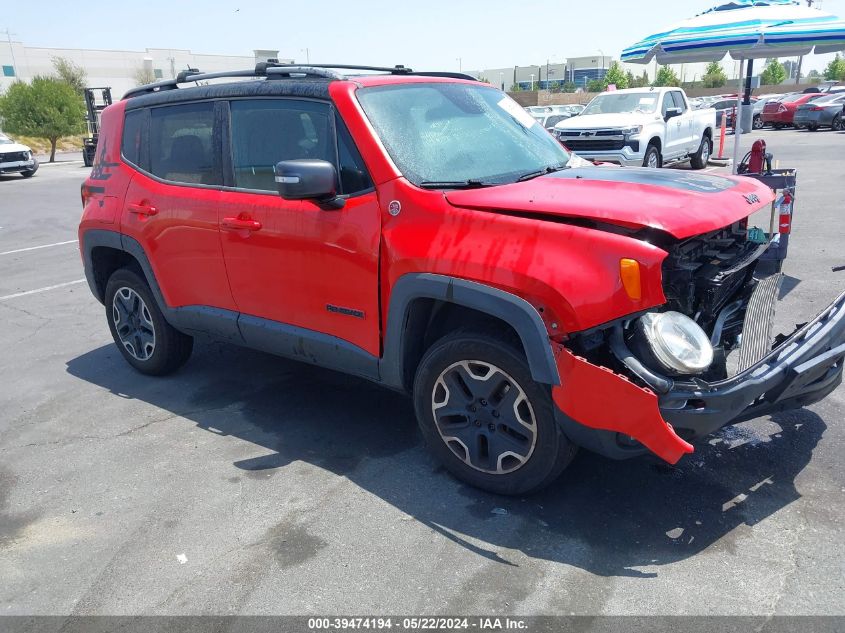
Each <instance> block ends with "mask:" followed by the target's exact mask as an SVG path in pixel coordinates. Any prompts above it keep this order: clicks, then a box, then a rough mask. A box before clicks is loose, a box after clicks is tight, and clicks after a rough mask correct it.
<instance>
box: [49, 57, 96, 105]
mask: <svg viewBox="0 0 845 633" xmlns="http://www.w3.org/2000/svg"><path fill="white" fill-rule="evenodd" d="M50 61H51V62H53V68H55V69H56V74H57V75H58V76H59V79H61V80H62V81H64V82H65V83H66V84H68V85H69V86H70V87H71V88H73V91H74V92H75V93H76V94H78V95H79V96H80V97H81V96H82V95H83V94H84V92H85V84H86V83H87V80H88V74H87V73H86V72H85V69H83V68H82V67H81V66H79V65H77V64H75V63H73V62H72V61H71V60H69V59H67V58H65V57H56V56H52V57H50Z"/></svg>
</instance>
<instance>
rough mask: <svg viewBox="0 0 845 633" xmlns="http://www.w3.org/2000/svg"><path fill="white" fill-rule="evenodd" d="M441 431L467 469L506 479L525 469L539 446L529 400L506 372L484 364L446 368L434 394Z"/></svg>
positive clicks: (475, 362)
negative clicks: (502, 476)
mask: <svg viewBox="0 0 845 633" xmlns="http://www.w3.org/2000/svg"><path fill="white" fill-rule="evenodd" d="M431 408H432V411H433V413H434V422H435V426H436V428H437V432H438V433H439V434H440V437H441V439H442V440H443V441H444V442H445V443H446V445H447V446H448V447H449V449H450V450H451V451H452V452H453V453H454V454H455V455H456V456H457V457H458V458H459V459H460V460H461V461H463V462H464V463H466V464H467V465H468V466H470V467H472V468H474V469H476V470H479V471H481V472H485V473H491V474H499V475H502V474H506V473H511V472H513V471H515V470H517V469H518V468H520V467H521V466H523V465H524V464H525V463H526V462H527V461H528V459H529V458H530V457H531V454H532V453H533V452H534V447H535V445H536V443H537V421H536V418H535V415H534V409H533V408H532V406H531V403H530V402H529V400H528V396H527V395H526V394H525V391H524V390H523V389H522V387H520V386H519V384H518V383H517V382H516V381H515V380H514V379H513V378H512V377H511V376H509V375H508V374H507V373H505V372H504V371H503V370H502V369H500V368H498V367H496V366H495V365H492V364H490V363H487V362H484V361H479V360H465V361H460V362H457V363H453V364H452V365H450V366H449V367H447V368H446V369H444V370H443V371H442V372H441V373H440V375H439V376H438V377H437V380H436V381H435V382H434V388H433V390H432V394H431Z"/></svg>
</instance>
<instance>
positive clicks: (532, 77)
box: [531, 73, 534, 90]
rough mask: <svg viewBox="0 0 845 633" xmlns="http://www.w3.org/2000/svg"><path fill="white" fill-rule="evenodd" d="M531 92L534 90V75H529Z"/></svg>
mask: <svg viewBox="0 0 845 633" xmlns="http://www.w3.org/2000/svg"><path fill="white" fill-rule="evenodd" d="M531 90H534V73H531Z"/></svg>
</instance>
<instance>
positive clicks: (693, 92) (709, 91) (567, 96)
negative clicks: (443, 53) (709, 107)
mask: <svg viewBox="0 0 845 633" xmlns="http://www.w3.org/2000/svg"><path fill="white" fill-rule="evenodd" d="M734 84H736V82H734ZM811 85H813V84H798V85H795V84H780V85H775V86H760V87H759V88H756V89H754V90H752V91H751V94H752V95H762V94H783V93H786V92H801V91H802V90H804V88H808V87H810V86H811ZM736 88H737V87H736V85H733V86H731V85H730V84H728V85H727V86H723V87H722V88H690V89H688V90H687V89H685V90H684V92H686V93H687V96H688V97H706V96H711V95H719V94H732V93H736ZM643 90H648V88H643ZM508 94H509V95H510V96H511V97H513V98H514V100H515V101H516V102H517V103H518V104H519V105H521V106H523V107H528V106H536V105H569V104H572V103H582V104H586V103H588V102H589V101H590V99H592V98H593V97H595V96H596V95H597V94H598V93H597V92H570V93H567V92H549V91H548V90H535V91H533V92H530V91H523V92H509V93H508Z"/></svg>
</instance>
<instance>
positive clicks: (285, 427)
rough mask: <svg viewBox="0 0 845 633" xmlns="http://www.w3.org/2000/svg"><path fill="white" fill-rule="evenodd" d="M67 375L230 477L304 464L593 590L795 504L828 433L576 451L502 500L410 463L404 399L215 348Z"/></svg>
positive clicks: (95, 357)
mask: <svg viewBox="0 0 845 633" xmlns="http://www.w3.org/2000/svg"><path fill="white" fill-rule="evenodd" d="M67 370H68V372H69V373H70V374H71V375H73V376H75V377H77V378H80V379H82V380H85V381H88V382H90V383H92V384H95V385H98V386H100V387H103V388H105V389H108V390H110V391H111V392H113V393H115V394H119V395H120V396H121V397H123V398H132V399H137V400H140V401H143V402H148V403H150V404H152V405H154V406H156V407H159V408H161V409H164V410H167V411H170V412H172V413H174V414H176V415H177V416H182V417H183V418H184V419H187V420H190V421H191V422H193V423H195V424H196V425H197V426H198V427H200V428H203V429H206V430H208V431H209V432H211V433H215V434H217V435H226V436H233V437H237V438H239V439H242V440H244V441H247V442H251V443H253V444H255V445H257V446H259V447H261V449H260V450H259V451H258V452H259V453H261V455H260V456H258V457H255V458H250V459H246V460H242V461H238V462H235V463H234V464H230V465H229V466H230V467H231V468H232V469H233V472H232V473H231V475H236V474H238V473H239V472H240V473H241V474H242V475H244V476H245V477H246V478H249V477H251V476H252V477H259V476H260V477H261V478H265V477H266V475H267V474H268V471H271V472H272V471H275V469H283V467H285V466H286V465H288V464H290V463H291V462H294V461H304V462H308V463H311V464H314V465H316V466H319V467H321V468H325V469H327V470H329V471H331V472H333V473H336V474H338V475H341V476H344V477H346V478H348V479H349V480H350V481H352V482H354V483H355V484H356V485H358V486H360V487H361V488H363V489H365V490H366V491H368V492H369V493H371V494H374V495H377V496H378V497H380V498H381V499H383V500H384V501H386V502H387V503H390V504H392V505H393V506H395V507H396V508H398V509H399V510H401V511H402V512H403V513H406V514H407V515H410V516H411V517H413V518H414V519H416V520H418V521H420V522H421V523H423V524H425V525H427V526H429V527H430V528H431V529H433V530H435V531H436V532H438V533H440V534H441V535H443V536H444V537H445V538H448V539H450V540H451V541H453V542H454V543H457V544H459V545H460V546H462V547H464V548H466V549H467V550H470V551H473V552H475V553H477V554H478V555H479V556H483V557H485V558H487V559H489V560H490V561H494V562H499V563H501V564H505V565H515V566H518V565H519V562H520V560H521V556H526V557H530V558H538V559H546V560H551V561H557V562H561V563H565V564H568V565H573V566H576V567H579V568H582V569H585V570H587V571H589V572H591V573H593V574H598V575H601V576H634V577H642V578H648V577H656V576H657V575H658V573H659V568H660V566H661V565H666V564H670V563H673V562H675V561H679V560H683V559H686V558H689V557H691V556H694V555H696V554H698V553H700V552H702V551H703V550H706V549H708V548H717V549H719V550H725V549H726V550H728V551H730V550H731V549H733V548H734V547H736V546H737V540H738V539H740V538H741V537H742V536H741V534H738V532H741V531H739V530H735V528H737V527H739V526H741V525H748V526H753V525H755V524H757V523H758V522H760V521H762V520H763V519H765V518H766V517H768V516H770V515H772V514H773V513H775V512H777V511H778V510H780V509H782V508H784V507H785V506H787V505H789V504H790V503H791V502H792V501H795V500H796V499H798V498H799V497H800V494H799V493H798V492H797V491H796V489H795V485H794V481H795V478H796V476H797V475H798V474H799V473H800V472H801V471H802V469H803V468H804V467H805V466H806V465H807V463H808V462H809V460H810V458H811V456H812V453H813V450H814V448H815V446H816V444H817V443H818V442H819V440H820V438H821V437H822V434H823V433H824V431H825V429H826V428H827V427H826V425H825V423H824V421H823V420H822V419H821V418H820V417H819V416H818V415H816V414H815V413H813V412H811V411H809V410H799V411H793V412H789V413H784V414H779V415H777V416H774V417H773V418H771V419H769V418H763V419H760V420H756V421H754V422H751V423H745V424H743V425H739V426H737V427H730V428H727V429H724V430H723V431H722V432H721V433H720V434H718V435H717V436H715V437H714V438H712V439H711V440H710V441H709V442H704V443H701V444H699V445H698V446H697V447H696V452H695V453H694V454H693V455H691V456H687V457H685V458H684V459H682V460H681V462H680V463H679V464H678V465H676V466H669V465H667V464H665V463H663V462H661V461H660V460H658V459H656V458H640V459H634V460H628V461H621V462H617V461H613V460H608V459H605V458H602V457H599V456H597V455H594V454H591V453H588V452H585V451H582V452H581V453H580V454H579V455H578V456H577V457H576V459H575V461H574V462H573V464H572V465H571V466H570V467H569V468H568V469H567V470H566V471H565V472H564V475H563V477H561V479H560V480H559V481H558V482H557V483H555V484H553V485H552V486H551V487H550V488H548V489H547V490H545V491H543V492H541V493H539V494H536V495H533V496H530V497H526V498H510V497H501V496H496V495H491V494H487V493H484V492H481V491H479V490H476V489H474V488H471V487H468V486H465V485H463V484H461V483H460V482H458V481H457V480H455V479H453V478H452V477H451V476H449V475H448V473H446V472H445V471H444V470H443V469H442V468H441V467H439V466H438V465H437V464H436V463H435V462H434V460H433V459H432V458H430V457H429V456H428V453H427V452H426V451H425V450H424V448H423V446H422V440H421V437H420V436H419V434H418V431H417V428H416V422H415V420H414V415H413V408H412V406H411V402H410V400H409V399H408V398H406V397H404V396H402V395H400V394H397V393H394V392H392V391H389V390H386V389H383V388H380V387H378V386H376V385H374V384H371V383H369V382H367V381H364V380H360V379H356V378H352V377H348V376H345V375H342V374H338V373H336V372H332V371H328V370H323V369H319V368H316V367H311V366H307V365H302V364H299V363H295V362H293V361H287V360H285V359H280V358H276V357H273V356H269V355H266V354H261V353H259V352H253V351H250V350H244V349H240V348H236V347H233V346H230V345H226V344H219V343H198V344H197V345H196V349H195V352H194V358H193V359H192V360H191V362H190V363H189V364H188V365H187V366H186V367H185V368H184V369H182V370H181V371H180V372H178V373H177V374H175V375H173V376H170V377H168V378H149V377H145V376H141V375H139V374H137V373H136V372H134V371H133V370H132V369H131V368H130V367H129V366H128V365H127V364H126V363H125V362H124V360H123V359H122V357H121V356H120V354H119V352H118V350H117V349H116V348H115V347H114V346H112V345H108V346H104V347H100V348H98V349H95V350H93V351H91V352H88V353H86V354H84V355H82V356H79V357H78V358H74V359H72V360H70V361H69V362H68V363H67ZM178 423H183V421H182V420H181V419H180V418H179V417H175V418H173V419H172V420H170V421H169V422H168V424H178ZM226 467H227V465H225V464H222V465H221V466H220V469H221V470H222V471H223V472H225V468H226ZM276 477H277V479H276V480H277V481H281V480H280V479H279V478H281V477H284V470H281V471H278V474H277V475H276ZM279 485H283V483H280V484H279ZM643 568H644V569H643Z"/></svg>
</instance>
